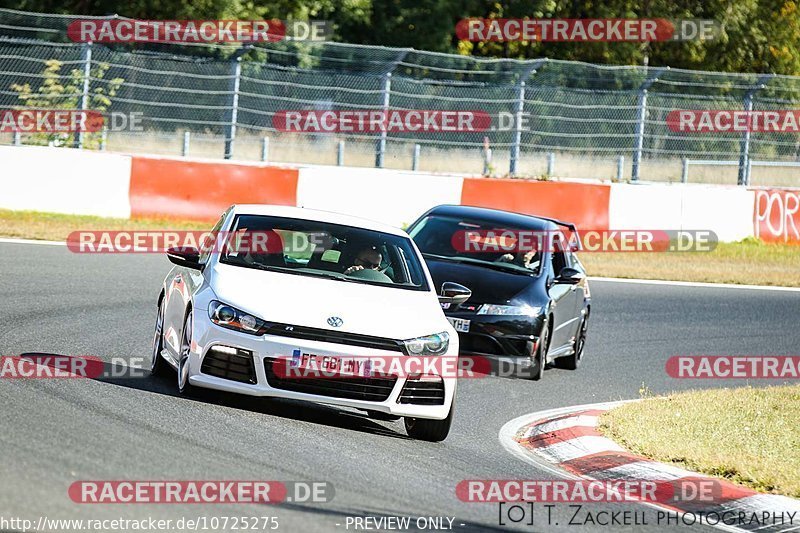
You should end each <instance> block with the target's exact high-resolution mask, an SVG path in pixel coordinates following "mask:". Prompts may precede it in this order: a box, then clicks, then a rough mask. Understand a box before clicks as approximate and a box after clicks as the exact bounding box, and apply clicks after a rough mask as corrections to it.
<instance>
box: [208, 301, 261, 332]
mask: <svg viewBox="0 0 800 533" xmlns="http://www.w3.org/2000/svg"><path fill="white" fill-rule="evenodd" d="M208 317H209V318H210V319H211V322H213V323H214V324H216V325H218V326H220V327H223V328H228V329H232V330H235V331H241V332H243V333H249V334H251V335H258V334H259V331H261V329H262V328H263V327H264V321H263V320H261V319H260V318H256V317H254V316H253V315H251V314H248V313H245V312H244V311H240V310H239V309H236V308H235V307H231V306H230V305H228V304H224V303H222V302H218V301H217V300H212V301H211V303H210V304H209V306H208Z"/></svg>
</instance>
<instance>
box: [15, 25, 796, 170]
mask: <svg viewBox="0 0 800 533" xmlns="http://www.w3.org/2000/svg"><path fill="white" fill-rule="evenodd" d="M96 18H101V17H96ZM74 19H75V17H68V16H60V15H59V16H56V15H41V14H32V13H24V12H18V11H11V10H0V108H2V109H8V108H15V107H18V106H20V105H21V99H20V89H19V87H20V86H24V85H25V84H28V86H29V88H30V90H31V91H33V92H34V93H36V92H37V91H46V87H44V86H43V85H44V84H45V81H46V78H47V77H46V75H45V74H44V70H45V68H46V66H47V62H48V61H51V60H57V61H59V62H61V65H60V75H61V76H63V77H66V76H69V74H70V72H72V71H73V70H74V71H76V73H75V74H74V75H80V76H82V79H83V80H84V81H85V82H88V83H84V84H82V85H81V86H80V87H79V92H80V93H81V94H80V95H77V96H78V98H77V100H76V101H78V102H80V103H81V104H82V103H83V102H85V101H86V100H83V99H81V97H83V96H84V94H83V93H84V92H86V96H90V95H92V94H95V93H96V92H98V91H100V92H103V91H104V90H105V91H107V90H108V89H109V88H110V86H111V84H113V83H117V84H119V88H118V89H117V90H116V94H115V95H114V96H113V97H111V98H110V105H108V106H107V109H106V111H108V112H118V113H125V114H130V113H140V114H141V117H142V123H141V126H142V130H141V131H110V132H108V134H107V135H104V136H103V139H102V141H101V142H100V143H99V144H98V145H97V148H100V149H109V150H116V151H124V152H140V153H160V154H174V155H180V154H184V155H189V156H202V157H216V158H222V157H227V158H233V159H251V160H259V159H265V160H269V161H273V162H297V163H320V164H344V165H350V166H385V167H388V168H406V169H410V168H416V169H419V170H433V171H450V172H470V173H479V172H481V171H484V172H487V173H489V174H491V175H506V174H510V175H515V176H521V177H538V178H541V177H548V176H555V177H569V178H602V179H612V180H637V179H641V180H650V181H681V180H688V181H693V182H697V181H703V182H712V183H737V182H738V183H751V184H754V185H767V184H769V185H795V186H800V168H799V167H798V166H799V165H800V163H798V162H799V161H800V137H798V135H797V134H795V133H714V134H710V133H680V132H675V131H672V130H671V129H670V128H669V127H668V126H667V115H668V114H669V113H670V111H673V110H676V109H696V110H704V109H712V110H746V109H753V110H774V109H793V108H795V107H797V106H798V103H800V78H797V77H789V76H772V75H767V76H765V75H758V74H723V73H715V72H698V71H686V70H679V69H669V68H657V67H637V66H600V65H592V64H587V63H579V62H569V61H556V60H548V59H537V60H529V61H517V60H505V59H481V58H475V57H470V56H459V55H448V54H438V53H431V52H423V51H418V50H413V49H398V48H385V47H371V46H355V45H348V44H342V43H333V42H325V43H320V42H315V43H312V42H293V41H282V42H278V43H268V44H267V43H259V44H255V45H247V46H242V45H233V44H228V45H202V46H199V45H182V46H177V45H174V44H170V45H166V44H161V45H156V44H148V45H143V44H142V45H136V46H133V45H114V46H107V45H100V44H84V43H72V42H69V41H68V40H67V38H66V27H67V25H68V24H69V23H70V22H71V21H72V20H74ZM50 97H51V98H55V100H58V98H59V97H63V98H64V100H65V101H67V100H68V99H69V98H73V99H75V98H76V95H75V94H74V92H73V93H69V94H64V95H61V96H59V95H55V96H53V95H52V94H51V95H50ZM79 105H80V104H79ZM386 108H391V109H414V110H483V111H486V112H487V113H489V114H490V115H491V116H492V118H493V121H494V122H493V123H494V124H495V125H497V124H499V122H500V120H501V116H505V117H508V116H511V117H516V118H518V117H522V116H525V117H527V119H526V120H527V122H522V121H520V120H517V121H515V122H514V124H513V126H512V127H510V128H505V129H503V128H495V129H493V130H491V131H485V132H480V133H477V132H436V133H433V132H427V133H417V134H415V133H412V132H396V131H391V132H388V133H385V134H380V133H378V134H371V133H370V134H349V133H348V134H342V133H329V134H321V133H313V134H309V133H305V134H300V133H284V132H281V131H278V130H277V129H276V128H275V127H274V126H273V123H272V120H273V116H274V115H275V113H276V112H278V111H281V110H287V109H305V110H330V109H333V110H356V109H357V110H363V109H386ZM14 142H16V143H22V144H26V143H36V142H40V141H39V140H38V139H37V138H36V137H35V136H31V135H24V134H23V135H11V134H9V133H0V143H5V144H8V143H14ZM64 142H66V143H69V144H70V145H71V144H73V141H72V139H67V140H65V141H64ZM487 148H488V149H489V150H490V153H491V160H490V161H487V152H488V151H487Z"/></svg>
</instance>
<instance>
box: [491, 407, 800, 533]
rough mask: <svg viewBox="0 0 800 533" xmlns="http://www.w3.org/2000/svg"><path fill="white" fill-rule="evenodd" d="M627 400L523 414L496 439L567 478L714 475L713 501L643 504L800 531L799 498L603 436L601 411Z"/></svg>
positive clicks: (770, 532)
mask: <svg viewBox="0 0 800 533" xmlns="http://www.w3.org/2000/svg"><path fill="white" fill-rule="evenodd" d="M629 401H631V400H628V401H621V402H607V403H597V404H589V405H579V406H573V407H565V408H560V409H551V410H548V411H540V412H537V413H530V414H527V415H523V416H521V417H519V418H515V419H514V420H511V421H510V422H508V423H506V424H505V425H504V426H503V427H502V428H501V429H500V435H499V438H500V443H501V444H502V445H503V447H505V448H506V450H508V451H509V452H510V453H511V454H512V455H514V456H516V457H518V458H520V459H522V460H523V461H526V462H528V463H530V464H533V465H534V466H536V467H537V468H539V469H543V470H546V471H548V472H550V473H552V474H554V475H557V476H559V477H563V478H568V479H585V480H622V481H639V482H641V481H656V482H659V481H667V482H673V481H674V482H676V483H678V484H679V483H680V482H681V481H687V482H696V481H698V480H702V479H713V480H714V481H715V486H716V487H717V488H718V490H715V495H714V500H713V501H710V502H709V501H704V502H702V503H698V502H696V501H695V502H689V501H685V502H680V501H676V502H670V503H669V504H667V503H651V502H641V503H642V505H647V506H652V507H657V508H664V509H669V510H672V511H677V512H679V513H683V514H689V513H695V514H700V513H702V514H704V515H706V516H707V515H708V514H709V513H712V514H718V515H722V513H726V511H727V512H728V513H727V514H726V516H728V517H734V516H736V517H738V516H742V515H741V514H740V513H744V515H745V516H746V517H748V520H749V519H750V518H751V517H752V514H753V513H757V514H758V515H759V517H766V516H767V514H768V515H769V517H770V518H771V517H773V516H780V517H785V522H784V523H773V522H772V521H771V520H770V521H769V523H766V522H767V521H766V520H763V521H760V522H759V523H755V522H753V523H752V524H750V523H745V522H747V520H729V521H733V522H735V525H728V524H724V523H723V522H722V521H720V522H719V523H718V524H708V525H712V526H713V527H716V528H718V529H723V530H726V531H759V532H764V533H774V532H781V533H785V532H788V531H800V500H796V499H794V498H789V497H786V496H779V495H773V494H761V493H758V492H756V491H754V490H752V489H748V488H745V487H741V486H739V485H734V484H733V483H729V482H727V481H724V480H720V479H718V478H712V477H710V476H706V475H703V474H698V473H696V472H691V471H689V470H684V469H682V468H677V467H674V466H670V465H667V464H664V463H659V462H656V461H653V460H651V459H647V458H645V457H641V456H638V455H634V454H631V453H629V452H627V451H626V450H625V449H624V448H623V447H621V446H620V445H619V444H617V443H616V442H614V441H613V440H611V439H609V438H607V437H604V436H603V435H602V434H601V433H600V432H599V431H598V429H597V424H598V419H599V417H600V415H601V414H603V413H605V412H606V411H608V410H610V409H613V408H614V407H618V406H620V405H622V404H624V403H628V402H629ZM792 513H794V514H793V515H792ZM790 517H791V520H790ZM765 523H766V525H765Z"/></svg>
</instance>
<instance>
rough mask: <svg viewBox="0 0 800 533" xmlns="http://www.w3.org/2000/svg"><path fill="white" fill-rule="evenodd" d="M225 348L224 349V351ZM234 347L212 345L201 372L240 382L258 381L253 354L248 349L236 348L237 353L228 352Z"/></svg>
mask: <svg viewBox="0 0 800 533" xmlns="http://www.w3.org/2000/svg"><path fill="white" fill-rule="evenodd" d="M223 350H224V351H223ZM229 350H232V348H227V347H223V348H222V349H220V348H219V347H217V346H212V347H211V348H209V349H208V352H206V356H205V357H204V358H203V364H202V365H201V366H200V372H202V373H203V374H208V375H209V376H215V377H218V378H223V379H229V380H231V381H238V382H239V383H251V384H255V383H257V382H258V380H257V378H256V368H255V365H254V364H253V354H252V353H251V352H248V351H246V350H239V349H236V353H235V354H234V353H228V352H229Z"/></svg>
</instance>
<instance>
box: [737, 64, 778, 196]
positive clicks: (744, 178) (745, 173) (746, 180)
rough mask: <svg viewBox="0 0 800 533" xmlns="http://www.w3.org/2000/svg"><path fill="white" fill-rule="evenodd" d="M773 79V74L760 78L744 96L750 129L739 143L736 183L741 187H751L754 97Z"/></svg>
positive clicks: (743, 134) (746, 130) (747, 129)
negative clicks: (751, 124) (751, 140)
mask: <svg viewBox="0 0 800 533" xmlns="http://www.w3.org/2000/svg"><path fill="white" fill-rule="evenodd" d="M771 77H772V75H771V74H767V75H765V76H760V77H759V78H758V80H756V85H755V86H754V87H752V88H750V89H748V90H747V92H746V93H745V95H744V110H745V112H746V113H747V116H748V127H747V128H745V130H744V132H743V133H742V140H741V142H740V143H739V175H738V176H737V179H736V183H737V184H739V185H750V169H751V166H750V121H749V117H750V113H751V112H752V111H753V95H754V94H755V93H756V91H758V90H760V89H763V88H764V87H766V85H767V82H768V81H769V79H770V78H771Z"/></svg>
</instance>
